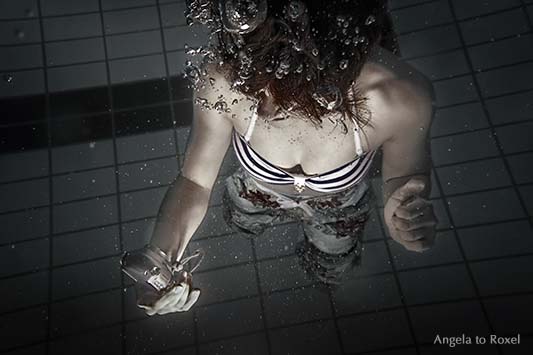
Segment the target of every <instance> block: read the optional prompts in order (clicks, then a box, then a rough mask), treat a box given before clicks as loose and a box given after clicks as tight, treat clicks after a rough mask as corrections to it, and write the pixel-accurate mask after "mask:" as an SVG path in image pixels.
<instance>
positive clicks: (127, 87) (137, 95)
mask: <svg viewBox="0 0 533 355" xmlns="http://www.w3.org/2000/svg"><path fill="white" fill-rule="evenodd" d="M112 89H113V106H114V107H115V109H124V108H131V107H137V106H145V105H153V104H157V103H166V102H168V100H169V93H168V87H167V82H166V79H155V80H145V81H142V82H138V83H125V84H115V85H113V87H112Z"/></svg>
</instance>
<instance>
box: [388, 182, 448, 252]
mask: <svg viewBox="0 0 533 355" xmlns="http://www.w3.org/2000/svg"><path fill="white" fill-rule="evenodd" d="M427 187H428V184H427V180H425V179H423V178H419V177H414V178H411V179H410V180H409V181H407V182H406V183H405V184H404V185H402V186H400V187H399V188H397V189H396V190H395V191H394V192H393V193H392V195H391V196H390V197H389V199H388V200H387V203H386V204H385V209H384V217H385V223H386V225H387V228H388V229H389V233H390V235H391V237H392V239H394V240H396V241H397V242H398V243H400V244H402V245H403V246H404V247H405V248H406V249H408V250H412V251H417V252H423V251H425V250H428V249H429V248H431V247H432V246H433V244H434V242H435V226H436V224H437V218H436V217H435V213H434V212H433V206H432V204H431V202H430V201H429V200H427V199H426V198H424V197H423V196H424V195H426V194H425V193H424V192H426V191H427Z"/></svg>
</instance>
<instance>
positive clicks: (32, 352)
mask: <svg viewBox="0 0 533 355" xmlns="http://www.w3.org/2000/svg"><path fill="white" fill-rule="evenodd" d="M6 354H8V355H46V354H47V350H46V343H44V344H43V343H41V344H39V345H33V346H29V347H24V348H22V349H21V348H17V349H16V350H13V351H9V352H7V353H6Z"/></svg>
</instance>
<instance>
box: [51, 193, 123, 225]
mask: <svg viewBox="0 0 533 355" xmlns="http://www.w3.org/2000/svg"><path fill="white" fill-rule="evenodd" d="M53 217H54V232H55V233H63V232H70V231H74V230H77V229H84V228H91V227H97V226H102V225H106V224H112V223H117V222H118V211H117V198H116V197H115V196H111V197H104V198H98V197H97V198H95V199H92V200H86V201H80V202H69V203H64V204H60V205H56V206H55V207H54V215H53Z"/></svg>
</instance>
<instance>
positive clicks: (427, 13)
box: [392, 1, 453, 33]
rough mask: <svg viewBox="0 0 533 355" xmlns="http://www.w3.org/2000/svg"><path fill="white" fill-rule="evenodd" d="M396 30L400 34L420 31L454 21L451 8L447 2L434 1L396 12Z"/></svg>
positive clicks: (394, 17) (394, 16) (394, 18)
mask: <svg viewBox="0 0 533 355" xmlns="http://www.w3.org/2000/svg"><path fill="white" fill-rule="evenodd" d="M392 18H393V20H394V29H395V30H396V31H397V32H399V33H404V32H409V31H415V30H420V29H423V28H425V27H428V26H435V25H440V24H444V23H450V22H452V21H453V18H452V14H451V11H450V6H449V5H448V3H447V2H446V1H432V2H429V3H426V4H421V5H419V6H412V7H408V8H404V9H400V10H396V11H394V13H393V14H392Z"/></svg>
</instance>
